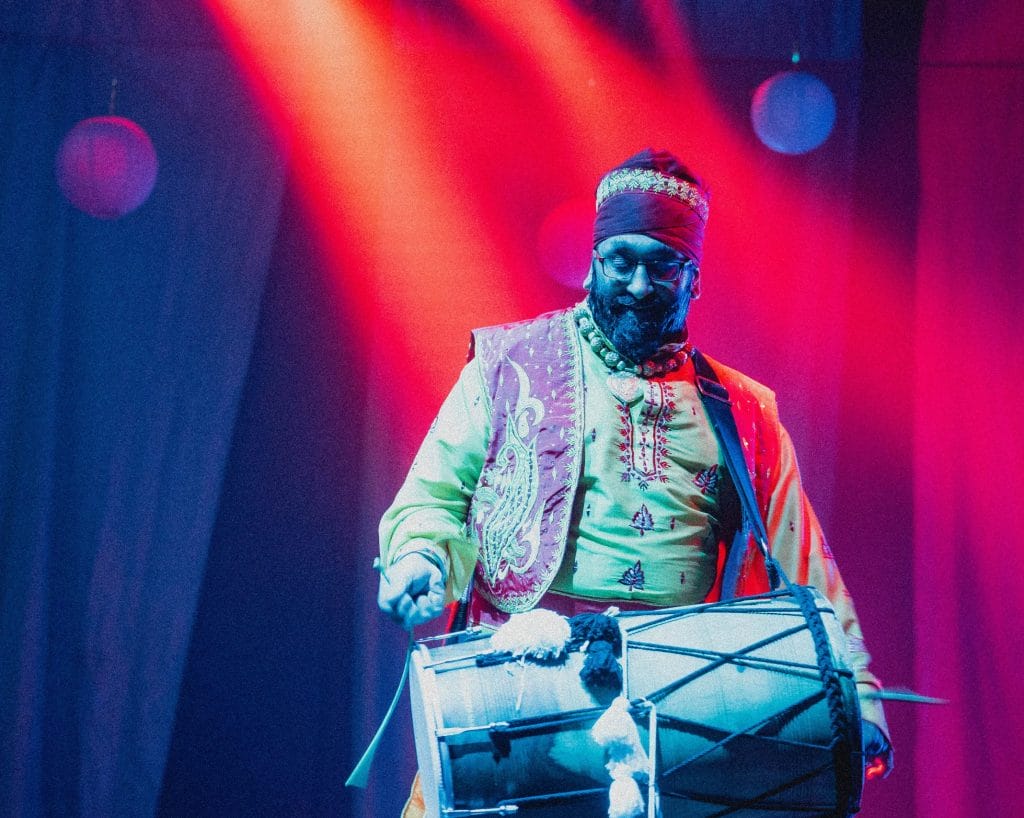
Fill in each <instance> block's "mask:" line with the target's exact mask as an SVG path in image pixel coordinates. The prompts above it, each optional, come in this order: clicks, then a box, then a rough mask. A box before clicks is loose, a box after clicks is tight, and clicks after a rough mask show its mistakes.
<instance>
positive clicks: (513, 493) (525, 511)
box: [476, 359, 544, 585]
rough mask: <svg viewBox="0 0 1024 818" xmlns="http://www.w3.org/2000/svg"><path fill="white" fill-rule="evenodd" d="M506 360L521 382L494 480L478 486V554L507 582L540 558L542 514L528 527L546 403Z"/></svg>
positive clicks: (490, 576) (493, 575) (493, 577)
mask: <svg viewBox="0 0 1024 818" xmlns="http://www.w3.org/2000/svg"><path fill="white" fill-rule="evenodd" d="M506 360H508V363H509V364H510V365H511V367H512V369H513V371H514V372H515V375H516V378H517V379H518V381H519V398H518V400H517V401H516V403H515V409H516V411H515V415H514V416H513V414H512V413H511V408H510V411H509V415H508V417H507V419H506V425H505V441H504V444H503V445H502V447H501V448H500V449H499V450H498V452H497V454H496V456H495V462H494V468H493V470H492V471H491V484H490V485H487V486H480V487H479V488H478V489H477V496H476V501H477V508H476V516H477V519H478V520H480V521H481V523H480V555H481V557H482V560H481V561H482V563H483V568H484V572H485V574H486V576H487V580H488V582H490V583H491V584H492V585H494V584H495V583H497V582H501V581H502V580H504V579H505V578H506V577H507V576H508V574H509V571H512V572H514V573H517V574H522V573H525V572H526V571H528V570H529V569H530V567H531V566H532V565H533V563H534V562H535V561H536V559H537V554H538V548H539V541H540V525H541V515H539V514H538V515H535V517H534V521H533V525H532V526H530V527H529V528H526V527H525V523H526V520H527V517H528V516H529V515H530V512H531V510H532V509H533V507H534V505H535V504H536V502H537V494H538V490H539V485H540V473H539V466H538V463H537V441H536V428H537V427H538V426H539V425H540V423H541V421H542V420H543V419H544V404H543V403H542V402H541V401H540V400H538V399H537V398H533V397H530V379H529V376H527V374H526V372H525V371H524V370H523V368H522V367H521V366H520V365H519V364H517V363H516V362H515V361H512V360H510V359H506Z"/></svg>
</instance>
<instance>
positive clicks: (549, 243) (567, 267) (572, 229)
mask: <svg viewBox="0 0 1024 818" xmlns="http://www.w3.org/2000/svg"><path fill="white" fill-rule="evenodd" d="M593 246H594V201H593V199H589V198H586V199H584V198H579V199H570V200H569V201H567V202H563V203H562V204H560V205H559V206H558V207H556V208H555V209H554V210H552V211H551V212H550V213H549V214H548V215H547V216H546V217H545V218H544V221H543V222H542V223H541V226H540V230H539V231H538V235H537V255H538V258H539V259H540V264H541V268H542V269H543V271H544V273H545V274H546V275H547V276H548V277H550V278H551V279H553V280H554V281H556V282H558V283H559V284H561V285H562V286H563V287H569V288H571V289H574V290H580V289H582V288H583V281H584V279H585V278H586V277H587V270H588V269H589V266H590V257H591V252H592V251H593Z"/></svg>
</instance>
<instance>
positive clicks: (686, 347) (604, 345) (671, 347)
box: [572, 304, 693, 378]
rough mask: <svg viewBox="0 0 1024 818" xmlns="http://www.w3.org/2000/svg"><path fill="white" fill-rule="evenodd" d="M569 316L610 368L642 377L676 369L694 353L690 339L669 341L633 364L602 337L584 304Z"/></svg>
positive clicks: (584, 338) (658, 374)
mask: <svg viewBox="0 0 1024 818" xmlns="http://www.w3.org/2000/svg"><path fill="white" fill-rule="evenodd" d="M572 317H573V319H574V320H575V321H576V326H578V327H579V329H580V335H581V336H583V340H584V341H586V342H587V343H588V344H589V345H590V348H591V349H592V350H594V352H595V353H597V356H598V357H599V358H600V359H601V360H602V361H604V364H605V366H607V367H608V368H609V369H610V370H612V371H613V372H628V373H630V374H633V375H639V376H640V377H643V378H650V377H651V376H660V375H664V374H666V373H668V372H674V371H675V370H677V369H679V367H681V366H682V365H683V364H685V363H686V362H687V360H689V358H690V355H692V354H693V346H692V345H691V344H690V342H689V341H687V342H685V343H683V344H668V345H667V346H664V347H662V348H661V349H660V350H658V353H657V357H655V358H651V359H650V360H648V361H646V362H645V363H642V364H635V363H633V362H632V361H630V360H628V359H626V358H624V357H622V355H620V354H619V353H618V352H617V351H616V350H615V347H613V346H612V344H611V342H610V341H609V340H608V339H607V338H605V336H604V333H603V332H601V330H600V329H598V327H597V324H595V323H594V319H593V317H592V316H591V315H590V310H588V309H587V308H586V307H585V306H583V305H582V304H580V305H578V306H577V307H576V308H575V309H574V310H573V313H572Z"/></svg>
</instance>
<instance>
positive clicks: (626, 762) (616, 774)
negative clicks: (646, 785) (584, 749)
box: [590, 696, 650, 818]
mask: <svg viewBox="0 0 1024 818" xmlns="http://www.w3.org/2000/svg"><path fill="white" fill-rule="evenodd" d="M590 735H591V736H593V738H594V740H595V741H596V742H597V743H598V744H600V745H601V746H602V747H603V748H604V749H605V752H606V753H607V754H608V763H607V764H606V765H605V767H606V768H607V770H608V773H609V774H610V775H611V777H612V784H611V788H610V789H609V791H608V800H609V805H608V818H637V816H639V815H642V814H643V812H644V799H643V795H642V794H641V793H640V787H639V786H638V785H637V783H636V776H637V774H646V773H647V771H648V768H649V766H650V762H649V759H648V758H647V753H646V752H645V751H644V747H643V745H642V744H641V743H640V731H639V730H637V728H636V722H634V721H633V717H632V715H630V712H629V699H627V698H626V697H625V696H619V697H617V698H616V699H615V700H614V701H613V702H612V703H611V706H610V707H609V708H608V709H607V710H605V711H604V714H603V715H602V716H601V718H599V719H598V720H597V722H596V723H595V724H594V726H593V727H592V728H591V730H590Z"/></svg>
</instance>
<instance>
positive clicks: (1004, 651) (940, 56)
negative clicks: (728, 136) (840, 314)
mask: <svg viewBox="0 0 1024 818" xmlns="http://www.w3.org/2000/svg"><path fill="white" fill-rule="evenodd" d="M1021 32H1024V6H1022V5H1021V4H1020V3H1014V2H1009V0H1004V1H1003V2H997V0H990V1H989V2H985V3H973V2H966V0H942V1H941V2H939V1H936V2H931V3H929V5H928V14H927V17H926V25H925V31H924V39H923V42H922V50H921V71H920V80H919V82H920V157H921V178H922V188H921V208H920V222H919V228H918V258H917V312H916V320H915V336H916V337H915V348H916V364H917V366H916V376H915V378H914V381H913V385H914V408H915V410H914V579H915V583H916V587H917V595H916V597H915V605H914V620H915V624H916V627H915V645H916V666H917V684H918V685H919V686H920V687H921V689H923V690H928V691H930V692H932V693H934V694H936V695H941V696H946V697H948V698H949V699H950V701H951V703H950V705H949V706H948V707H945V708H942V709H930V710H928V711H926V712H925V713H923V714H922V716H921V719H920V728H919V731H918V737H917V743H916V748H915V753H916V756H917V758H918V759H919V764H920V765H921V767H922V768H927V773H926V774H920V775H919V776H918V779H917V804H918V810H919V814H921V815H942V816H950V818H975V817H976V818H981V817H982V816H989V815H1016V814H1018V813H1019V812H1020V809H1021V807H1020V804H1021V792H1022V791H1024V771H1022V767H1021V765H1020V763H1019V761H1018V759H1019V757H1020V751H1021V749H1022V747H1024V741H1022V736H1024V706H1022V704H1021V698H1020V692H1019V690H1020V687H1019V682H1018V678H1019V669H1018V661H1019V647H1018V646H1019V645H1021V644H1024V627H1022V624H1021V623H1022V622H1024V596H1022V592H1021V589H1020V586H1019V585H1018V584H1017V578H1018V577H1019V576H1020V572H1021V568H1022V567H1024V556H1022V544H1024V540H1022V535H1021V531H1022V527H1024V387H1022V383H1024V380H1022V376H1024V336H1022V333H1021V310H1022V306H1024V202H1022V198H1021V194H1020V191H1021V186H1022V185H1024V38H1022V37H1021Z"/></svg>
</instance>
